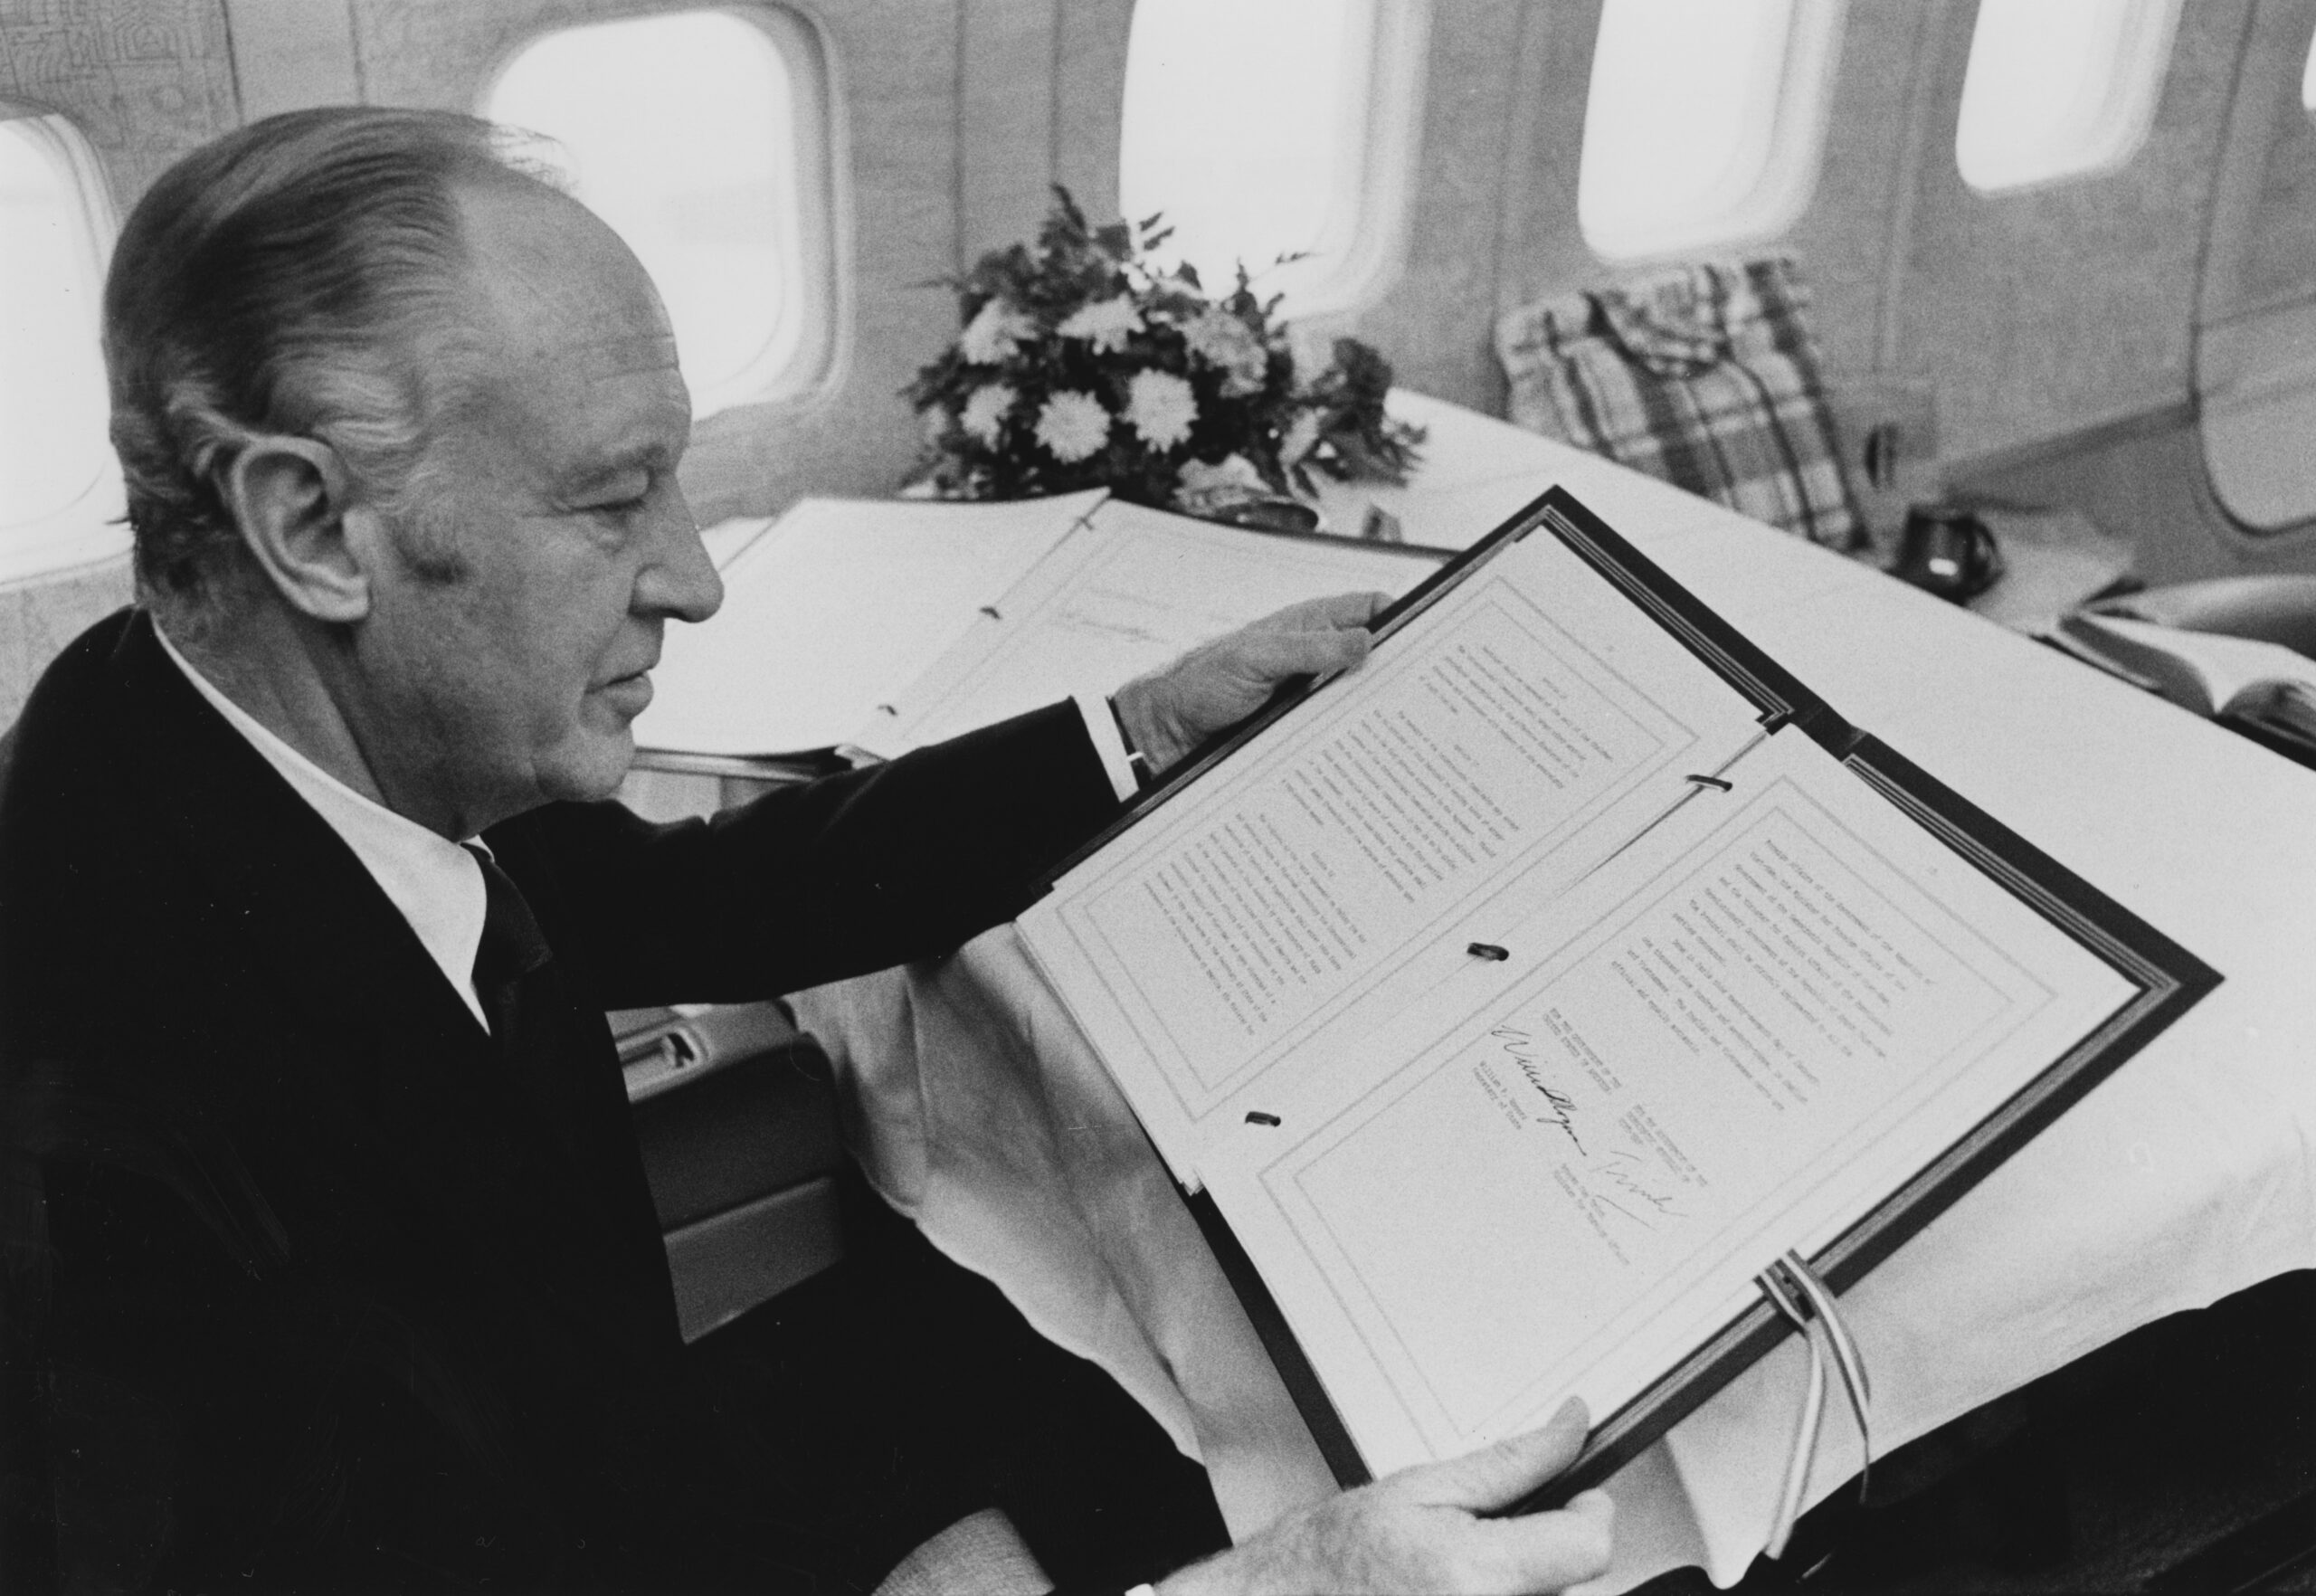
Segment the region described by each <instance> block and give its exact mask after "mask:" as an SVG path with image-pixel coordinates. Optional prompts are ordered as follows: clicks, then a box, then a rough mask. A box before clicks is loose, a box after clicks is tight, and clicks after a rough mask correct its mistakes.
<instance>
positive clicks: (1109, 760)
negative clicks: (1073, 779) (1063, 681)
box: [1072, 693, 1142, 803]
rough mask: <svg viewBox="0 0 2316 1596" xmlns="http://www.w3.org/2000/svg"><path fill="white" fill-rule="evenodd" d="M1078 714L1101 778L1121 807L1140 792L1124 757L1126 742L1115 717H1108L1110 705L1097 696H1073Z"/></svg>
mask: <svg viewBox="0 0 2316 1596" xmlns="http://www.w3.org/2000/svg"><path fill="white" fill-rule="evenodd" d="M1072 697H1073V698H1074V699H1075V701H1076V703H1077V713H1078V714H1079V715H1080V716H1082V717H1084V718H1085V721H1086V735H1087V736H1089V737H1091V738H1092V739H1093V740H1094V752H1095V753H1096V755H1099V756H1100V757H1101V761H1102V774H1104V775H1106V776H1108V777H1109V778H1110V791H1112V792H1113V793H1116V794H1117V795H1118V802H1119V803H1125V801H1126V800H1127V799H1129V798H1131V797H1133V796H1134V794H1135V793H1138V792H1140V791H1141V790H1142V784H1141V783H1140V782H1137V781H1135V780H1134V766H1133V765H1131V764H1129V763H1128V762H1127V760H1126V756H1125V737H1124V736H1120V735H1119V732H1118V719H1117V717H1116V716H1115V715H1113V714H1111V713H1110V701H1109V700H1108V699H1107V698H1104V697H1103V696H1102V695H1101V694H1099V693H1077V694H1074V695H1072Z"/></svg>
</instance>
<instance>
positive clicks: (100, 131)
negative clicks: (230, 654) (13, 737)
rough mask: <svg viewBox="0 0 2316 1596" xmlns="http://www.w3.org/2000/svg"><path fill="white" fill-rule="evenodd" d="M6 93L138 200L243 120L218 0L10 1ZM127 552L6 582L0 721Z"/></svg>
mask: <svg viewBox="0 0 2316 1596" xmlns="http://www.w3.org/2000/svg"><path fill="white" fill-rule="evenodd" d="M0 105H6V106H9V107H13V108H16V109H24V110H31V111H35V112H39V113H42V114H52V115H57V116H62V117H63V118H65V119H67V120H69V121H70V122H71V124H72V125H73V127H74V128H77V129H78V130H79V131H80V133H81V136H82V137H83V138H86V139H87V140H88V142H89V146H90V148H91V149H93V150H94V151H95V153H96V157H97V160H98V163H99V165H100V166H101V167H102V169H103V174H104V180H105V184H106V186H107V187H108V188H109V190H110V193H109V199H110V201H111V204H112V206H113V208H114V209H115V210H117V211H126V210H127V209H128V206H129V205H130V204H133V203H134V202H135V201H136V198H137V196H138V195H140V194H142V193H144V192H145V187H146V185H147V184H149V183H151V182H152V181H153V179H154V178H156V177H157V176H160V175H161V173H162V172H163V171H164V170H166V168H167V167H168V166H169V165H170V164H171V163H172V162H174V161H176V159H177V158H178V157H181V156H184V155H186V154H188V153H189V152H191V151H192V150H194V149H195V148H197V147H200V146H201V145H203V144H205V143H207V142H208V141H209V140H210V139H212V138H215V137H216V136H217V135H218V134H220V133H223V132H226V131H227V130H229V129H231V128H233V127H235V126H237V125H238V124H239V122H240V115H239V110H238V101H237V100H236V98H235V95H234V85H233V50H232V44H231V41H230V35H229V34H228V33H227V30H226V25H225V16H224V14H223V10H222V9H221V7H220V5H219V4H218V0H151V3H150V4H147V5H138V6H137V7H135V8H134V9H124V8H121V7H118V6H111V5H100V4H98V3H97V0H71V3H67V4H53V3H52V4H43V5H23V4H10V5H0ZM128 587H129V583H128V564H127V562H126V560H122V559H113V560H108V561H105V562H103V563H102V564H100V565H94V566H88V567H83V568H81V569H79V570H74V571H68V572H64V573H62V574H60V575H49V576H43V577H40V578H36V579H34V580H32V581H28V582H23V583H18V584H12V585H10V586H8V587H5V588H0V726H5V725H6V724H8V723H10V722H12V721H14V719H15V717H16V711H17V710H18V709H19V708H22V707H23V705H24V698H25V696H26V695H27V694H29V693H30V692H31V691H32V687H33V682H34V681H35V680H37V679H39V676H40V673H41V671H42V670H45V669H46V668H47V665H48V662H49V660H51V659H52V658H53V657H54V656H55V654H56V651H58V650H59V649H61V648H62V647H63V645H64V644H65V643H67V642H69V641H71V639H72V638H73V636H74V635H75V634H76V633H78V632H81V630H82V629H83V628H84V627H86V626H87V625H88V624H89V623H90V622H92V621H95V620H97V619H98V618H99V617H100V616H102V615H104V614H105V613H108V612H109V611H111V610H114V609H118V608H119V606H120V605H121V604H122V603H126V602H127V600H128Z"/></svg>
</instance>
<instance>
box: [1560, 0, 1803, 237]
mask: <svg viewBox="0 0 2316 1596" xmlns="http://www.w3.org/2000/svg"><path fill="white" fill-rule="evenodd" d="M1840 17H1841V13H1840V10H1839V8H1838V6H1837V5H1835V4H1833V3H1832V0H1606V4H1605V5H1603V6H1602V7H1601V11H1600V31H1599V37H1598V39H1597V41H1596V43H1594V46H1593V52H1592V83H1591V89H1590V93H1589V96H1588V97H1587V99H1586V100H1585V106H1584V147H1583V152H1582V155H1581V157H1580V160H1579V165H1578V168H1577V180H1576V217H1577V223H1578V225H1579V226H1580V228H1581V229H1582V230H1583V233H1584V240H1585V242H1587V243H1589V244H1590V245H1591V246H1592V248H1593V250H1594V252H1597V253H1599V254H1600V255H1602V256H1604V257H1606V258H1608V259H1611V260H1620V259H1630V258H1633V257H1637V256H1645V255H1669V254H1676V253H1680V252H1685V251H1689V250H1695V249H1699V248H1704V247H1707V246H1712V245H1719V244H1724V243H1732V242H1738V241H1740V240H1742V239H1749V238H1766V237H1769V236H1771V235H1773V234H1775V233H1779V232H1780V231H1781V230H1782V229H1784V228H1785V227H1786V226H1787V225H1788V224H1789V223H1791V222H1792V221H1793V219H1794V218H1795V217H1796V216H1797V215H1799V214H1800V211H1801V207H1802V205H1803V204H1806V203H1807V201H1808V197H1809V189H1810V185H1812V184H1813V183H1814V182H1815V181H1816V179H1817V170H1818V156H1819V153H1820V151H1821V150H1822V148H1823V147H1824V142H1825V117H1826V100H1827V87H1828V85H1829V83H1830V81H1831V70H1832V66H1833V62H1834V56H1835V53H1836V45H1837V43H1838V42H1839V41H1838V33H1839V24H1840Z"/></svg>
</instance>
